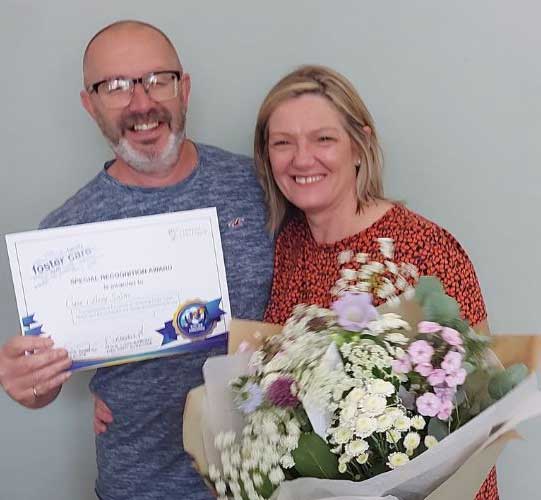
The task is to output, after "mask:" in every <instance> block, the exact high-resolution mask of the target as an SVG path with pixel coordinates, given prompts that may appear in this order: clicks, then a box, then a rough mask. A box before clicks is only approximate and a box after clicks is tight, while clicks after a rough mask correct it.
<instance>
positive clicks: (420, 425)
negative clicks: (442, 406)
mask: <svg viewBox="0 0 541 500" xmlns="http://www.w3.org/2000/svg"><path fill="white" fill-rule="evenodd" d="M425 425H426V422H425V419H424V418H423V417H421V415H415V416H414V417H412V418H411V426H412V427H413V428H414V429H417V430H418V431H422V430H423V429H424V428H425Z"/></svg>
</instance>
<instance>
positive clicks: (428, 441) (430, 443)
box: [424, 436, 438, 448]
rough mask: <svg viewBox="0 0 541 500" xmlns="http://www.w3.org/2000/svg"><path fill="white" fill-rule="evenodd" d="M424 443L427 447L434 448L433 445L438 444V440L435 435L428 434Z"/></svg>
mask: <svg viewBox="0 0 541 500" xmlns="http://www.w3.org/2000/svg"><path fill="white" fill-rule="evenodd" d="M424 443H425V446H426V447H427V448H432V446H434V445H436V444H438V440H437V439H436V438H435V437H434V436H426V437H425V441H424Z"/></svg>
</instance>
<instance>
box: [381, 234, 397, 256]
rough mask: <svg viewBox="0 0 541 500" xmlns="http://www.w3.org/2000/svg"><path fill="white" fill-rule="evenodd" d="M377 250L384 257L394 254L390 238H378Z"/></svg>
mask: <svg viewBox="0 0 541 500" xmlns="http://www.w3.org/2000/svg"><path fill="white" fill-rule="evenodd" d="M378 243H379V250H380V252H381V254H382V255H383V256H384V257H385V258H386V259H392V258H393V256H394V242H393V239H392V238H378Z"/></svg>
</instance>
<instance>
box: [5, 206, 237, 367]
mask: <svg viewBox="0 0 541 500" xmlns="http://www.w3.org/2000/svg"><path fill="white" fill-rule="evenodd" d="M6 242H7V247H8V255H9V261H10V265H11V272H12V276H13V283H14V287H15V296H16V299H17V307H18V310H19V316H20V322H21V328H22V332H23V335H47V336H50V337H51V338H52V339H53V340H54V342H55V346H57V347H64V348H66V349H67V350H68V352H69V353H70V356H71V358H72V360H73V367H72V369H73V370H81V369H85V368H96V367H98V366H107V365H112V364H119V363H126V362H130V361H138V360H141V359H146V358H152V357H158V356H167V355H171V354H177V353H181V352H187V351H193V350H198V349H208V348H210V347H212V346H216V345H221V344H224V345H225V342H226V334H227V329H228V324H229V320H230V318H231V310H230V306H229V295H228V291H227V282H226V276H225V268H224V259H223V253H222V245H221V239H220V231H219V227H218V218H217V215H216V209H215V208H206V209H201V210H191V211H186V212H176V213H169V214H162V215H152V216H147V217H137V218H132V219H123V220H118V221H109V222H98V223H92V224H82V225H79V226H69V227H63V228H55V229H46V230H41V231H29V232H25V233H16V234H9V235H7V236H6Z"/></svg>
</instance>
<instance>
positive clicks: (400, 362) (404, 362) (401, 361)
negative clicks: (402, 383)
mask: <svg viewBox="0 0 541 500" xmlns="http://www.w3.org/2000/svg"><path fill="white" fill-rule="evenodd" d="M391 366H392V367H393V370H394V371H395V372H396V373H409V372H410V371H411V368H412V367H411V361H410V358H409V356H408V355H407V354H405V355H404V356H402V357H401V358H398V359H393V360H392V361H391Z"/></svg>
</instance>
